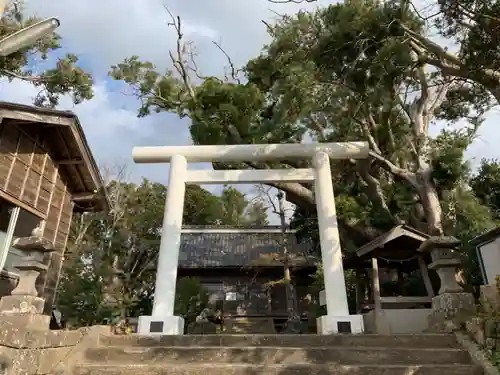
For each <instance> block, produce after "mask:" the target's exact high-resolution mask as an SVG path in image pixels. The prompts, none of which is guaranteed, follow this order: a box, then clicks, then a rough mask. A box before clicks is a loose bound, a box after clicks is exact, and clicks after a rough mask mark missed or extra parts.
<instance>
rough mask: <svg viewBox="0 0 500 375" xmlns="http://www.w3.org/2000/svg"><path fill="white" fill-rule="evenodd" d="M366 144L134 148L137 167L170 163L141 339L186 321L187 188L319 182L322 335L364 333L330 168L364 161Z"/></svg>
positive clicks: (176, 330) (171, 331)
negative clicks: (281, 164) (181, 272)
mask: <svg viewBox="0 0 500 375" xmlns="http://www.w3.org/2000/svg"><path fill="white" fill-rule="evenodd" d="M368 152H369V147H368V144H367V143H366V142H349V143H308V144H259V145H224V146H166V147H134V149H133V151H132V156H133V159H134V161H135V162H136V163H170V172H169V177H168V188H167V199H166V202H165V213H164V217H163V228H162V236H161V243H160V251H159V257H158V267H157V273H156V287H155V293H154V304H153V312H152V315H151V316H141V317H139V324H138V333H139V334H140V335H182V334H183V333H184V319H183V318H182V317H178V316H174V302H175V286H176V280H177V266H178V262H179V246H180V239H181V229H182V216H183V209H184V195H185V190H186V184H200V185H201V184H221V183H233V184H234V183H236V184H248V183H261V182H262V183H271V182H314V183H315V184H314V185H315V199H316V205H317V213H318V227H319V236H320V244H321V257H322V262H323V268H324V277H325V294H326V306H327V315H325V316H321V317H319V318H318V319H317V325H318V333H320V334H331V333H338V332H339V331H341V332H352V333H362V332H363V318H362V316H361V315H349V310H348V306H347V294H346V288H345V279H344V270H343V266H342V250H341V247H340V239H339V231H338V227H337V216H336V210H335V200H334V193H333V185H332V176H331V170H330V158H331V159H362V158H366V157H367V156H368ZM279 159H281V160H284V159H288V160H290V159H312V165H313V168H306V169H266V170H253V169H251V170H223V171H213V170H188V169H187V163H188V162H192V163H202V162H212V161H221V162H223V161H226V162H237V161H269V160H279Z"/></svg>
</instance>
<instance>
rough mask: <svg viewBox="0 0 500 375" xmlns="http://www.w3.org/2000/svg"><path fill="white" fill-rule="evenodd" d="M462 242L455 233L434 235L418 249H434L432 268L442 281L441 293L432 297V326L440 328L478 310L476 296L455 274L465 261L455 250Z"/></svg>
mask: <svg viewBox="0 0 500 375" xmlns="http://www.w3.org/2000/svg"><path fill="white" fill-rule="evenodd" d="M458 245H460V241H459V240H458V239H456V238H455V237H444V236H443V237H430V238H429V239H427V240H426V241H425V242H423V243H422V245H421V246H420V248H419V249H418V251H419V252H422V253H425V252H430V254H431V258H432V263H431V264H429V266H428V268H429V269H431V270H435V271H436V273H437V274H438V276H439V280H440V282H441V285H440V288H439V292H438V295H437V296H435V297H433V298H432V315H431V317H430V321H429V324H430V326H431V328H438V329H439V327H440V326H442V325H443V324H444V323H446V321H450V320H460V321H461V320H464V319H466V318H467V317H469V316H470V315H471V314H474V313H475V312H476V305H475V301H474V296H473V295H472V294H471V293H465V292H464V291H463V288H462V287H461V286H460V285H458V283H457V280H456V277H455V274H456V269H457V267H459V266H460V264H461V261H460V259H458V257H457V254H455V252H454V251H453V249H454V248H456V247H457V246H458Z"/></svg>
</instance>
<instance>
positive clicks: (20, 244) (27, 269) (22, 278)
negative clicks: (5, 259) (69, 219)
mask: <svg viewBox="0 0 500 375" xmlns="http://www.w3.org/2000/svg"><path fill="white" fill-rule="evenodd" d="M12 246H13V247H14V248H16V249H18V250H20V251H22V252H23V253H24V256H23V257H22V258H21V261H20V262H19V264H15V265H14V267H15V268H17V269H18V270H19V282H18V284H17V287H16V288H15V289H14V290H13V291H12V292H11V295H10V296H5V297H2V299H1V300H0V319H1V320H4V321H5V320H8V321H9V322H11V323H12V324H13V325H17V326H18V327H23V328H27V329H35V330H48V329H49V325H50V316H48V315H43V314H42V313H43V307H44V304H45V300H44V299H43V298H40V297H38V291H37V289H36V280H37V278H38V276H39V275H40V273H41V272H44V271H46V270H47V266H46V265H45V264H44V263H43V260H44V257H45V254H48V253H50V252H52V251H53V249H54V248H53V244H52V243H51V242H50V241H47V240H45V239H43V238H42V237H41V234H40V233H39V230H38V228H36V229H35V230H34V231H33V233H32V235H31V236H30V237H22V238H18V239H16V240H15V241H14V243H13V245H12Z"/></svg>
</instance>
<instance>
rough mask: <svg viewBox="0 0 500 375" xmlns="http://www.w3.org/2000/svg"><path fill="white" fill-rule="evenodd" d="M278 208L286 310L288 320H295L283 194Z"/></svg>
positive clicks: (280, 195)
mask: <svg viewBox="0 0 500 375" xmlns="http://www.w3.org/2000/svg"><path fill="white" fill-rule="evenodd" d="M278 205H279V206H278V208H279V217H280V224H281V247H282V251H283V281H284V284H285V290H286V310H287V312H288V319H289V320H294V319H295V318H296V316H297V310H296V296H295V290H294V287H293V283H292V275H291V271H290V254H289V253H288V246H287V245H288V243H287V242H288V241H287V237H286V231H287V228H288V226H287V224H286V217H285V196H284V194H283V193H281V192H280V193H278Z"/></svg>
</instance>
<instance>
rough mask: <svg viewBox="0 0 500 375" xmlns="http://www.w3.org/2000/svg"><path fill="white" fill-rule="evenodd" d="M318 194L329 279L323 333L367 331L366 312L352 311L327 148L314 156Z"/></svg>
mask: <svg viewBox="0 0 500 375" xmlns="http://www.w3.org/2000/svg"><path fill="white" fill-rule="evenodd" d="M313 168H314V171H315V191H314V193H315V197H316V210H317V214H318V229H319V237H320V244H321V259H322V262H323V273H324V282H325V294H326V308H327V315H323V316H320V317H319V318H317V321H316V324H317V327H318V333H319V334H323V335H325V334H332V333H363V331H364V327H363V326H364V324H363V316H362V315H349V307H348V305H347V293H346V286H345V278H344V268H343V265H342V248H341V246H340V235H339V229H338V223H337V213H336V208H335V196H334V193H333V184H332V175H331V169H330V158H329V156H328V155H327V154H326V153H324V152H318V153H317V154H315V155H314V157H313Z"/></svg>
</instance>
